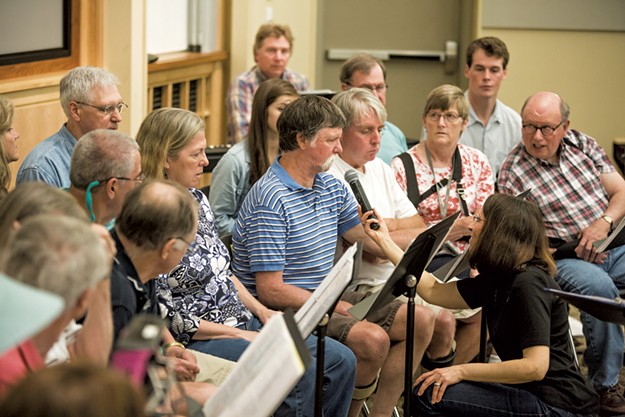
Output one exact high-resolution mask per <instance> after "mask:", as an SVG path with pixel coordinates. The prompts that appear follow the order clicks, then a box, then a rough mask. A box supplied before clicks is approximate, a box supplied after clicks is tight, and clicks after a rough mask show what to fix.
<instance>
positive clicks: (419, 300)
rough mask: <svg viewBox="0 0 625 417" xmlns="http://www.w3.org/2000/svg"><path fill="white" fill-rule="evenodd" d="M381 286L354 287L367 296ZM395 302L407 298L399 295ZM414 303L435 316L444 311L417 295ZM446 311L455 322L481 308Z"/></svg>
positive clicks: (471, 315)
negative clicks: (449, 312)
mask: <svg viewBox="0 0 625 417" xmlns="http://www.w3.org/2000/svg"><path fill="white" fill-rule="evenodd" d="M383 286H384V284H382V285H378V286H375V287H372V286H370V285H367V284H360V285H359V286H358V287H356V291H357V292H359V293H363V294H365V295H369V294H371V293H374V292H377V291H379V290H380V289H382V287H383ZM396 300H399V301H401V302H402V303H407V302H408V298H407V297H406V296H404V295H400V296H399V297H397V298H396ZM414 303H415V305H418V306H423V307H428V308H429V309H430V310H432V311H434V312H435V313H437V314H438V312H439V311H441V310H445V309H444V308H443V307H440V306H437V305H436V304H430V303H428V302H427V301H425V300H424V299H423V298H421V297H419V294H417V295H415V298H414ZM447 310H449V311H451V313H452V314H453V315H454V317H455V318H456V320H464V319H468V318H469V317H473V316H474V315H475V314H477V313H479V312H480V311H481V310H482V308H481V307H478V308H464V309H447Z"/></svg>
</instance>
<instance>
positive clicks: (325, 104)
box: [277, 95, 346, 152]
mask: <svg viewBox="0 0 625 417" xmlns="http://www.w3.org/2000/svg"><path fill="white" fill-rule="evenodd" d="M345 126H346V124H345V116H344V115H343V112H341V109H339V108H338V107H337V106H336V104H334V103H332V102H331V101H330V100H328V99H327V98H323V97H318V96H314V95H310V96H304V97H302V98H300V99H297V100H295V101H293V102H291V103H289V104H288V105H287V106H286V107H285V108H284V110H283V111H282V114H280V117H278V123H277V128H278V134H279V136H280V149H281V150H282V152H288V151H293V150H295V149H297V134H298V133H299V134H300V135H301V136H302V138H303V139H305V140H309V141H314V140H315V139H317V134H318V133H319V131H320V130H321V129H324V128H326V127H331V128H334V127H338V128H341V129H344V128H345Z"/></svg>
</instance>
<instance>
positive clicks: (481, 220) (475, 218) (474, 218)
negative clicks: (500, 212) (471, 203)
mask: <svg viewBox="0 0 625 417" xmlns="http://www.w3.org/2000/svg"><path fill="white" fill-rule="evenodd" d="M473 221H474V222H475V223H479V222H483V221H484V219H483V218H481V217H480V215H479V214H474V215H473Z"/></svg>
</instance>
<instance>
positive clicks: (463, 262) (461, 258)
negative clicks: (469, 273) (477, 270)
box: [432, 246, 470, 282]
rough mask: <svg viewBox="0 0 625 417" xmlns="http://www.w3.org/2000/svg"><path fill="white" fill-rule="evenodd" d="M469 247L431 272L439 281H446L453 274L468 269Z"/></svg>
mask: <svg viewBox="0 0 625 417" xmlns="http://www.w3.org/2000/svg"><path fill="white" fill-rule="evenodd" d="M469 267H470V265H469V247H468V246H467V248H466V249H465V251H464V252H463V253H462V254H461V255H458V256H456V257H455V258H453V259H452V260H451V261H449V262H447V263H446V264H445V265H443V266H441V267H440V268H438V269H437V270H436V271H434V272H432V275H434V276H435V277H436V278H437V279H438V280H440V281H441V282H447V281H449V280H450V279H452V278H453V277H455V276H458V275H459V274H461V273H462V272H464V271H466V270H467V269H469Z"/></svg>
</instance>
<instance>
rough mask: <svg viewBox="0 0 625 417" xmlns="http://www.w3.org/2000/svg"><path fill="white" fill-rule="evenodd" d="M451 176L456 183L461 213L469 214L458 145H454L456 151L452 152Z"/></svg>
mask: <svg viewBox="0 0 625 417" xmlns="http://www.w3.org/2000/svg"><path fill="white" fill-rule="evenodd" d="M451 178H452V180H453V181H455V183H456V191H457V192H458V197H459V198H460V204H461V205H462V214H464V215H465V216H469V215H470V214H471V213H469V207H468V206H467V202H466V200H465V195H464V187H463V186H462V157H461V156H460V148H459V147H458V146H456V151H455V152H454V172H453V173H452V174H451Z"/></svg>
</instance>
